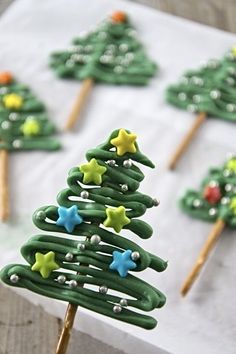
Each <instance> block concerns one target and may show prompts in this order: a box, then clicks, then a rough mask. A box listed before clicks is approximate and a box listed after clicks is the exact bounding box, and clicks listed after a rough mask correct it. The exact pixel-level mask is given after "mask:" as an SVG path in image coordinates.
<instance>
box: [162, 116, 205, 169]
mask: <svg viewBox="0 0 236 354" xmlns="http://www.w3.org/2000/svg"><path fill="white" fill-rule="evenodd" d="M206 116H207V115H206V113H204V112H202V113H199V114H198V116H197V118H196V119H195V121H194V123H193V125H192V127H191V128H190V130H189V131H188V132H187V134H186V135H185V137H184V139H183V141H182V142H181V143H180V145H179V146H178V147H177V149H176V151H175V152H174V154H173V156H172V157H171V159H170V162H169V164H168V168H169V169H170V170H174V169H175V167H176V164H177V162H178V161H179V159H180V157H181V156H182V155H183V153H184V152H185V151H186V149H187V147H188V146H189V144H190V142H191V140H192V139H193V137H194V135H195V134H196V132H197V131H198V129H199V127H200V126H201V125H202V123H203V122H204V121H205V120H206Z"/></svg>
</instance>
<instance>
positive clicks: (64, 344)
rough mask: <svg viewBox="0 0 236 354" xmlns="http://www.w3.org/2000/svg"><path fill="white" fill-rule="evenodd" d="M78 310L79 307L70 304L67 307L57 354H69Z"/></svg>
mask: <svg viewBox="0 0 236 354" xmlns="http://www.w3.org/2000/svg"><path fill="white" fill-rule="evenodd" d="M77 308H78V306H76V305H73V304H69V305H68V307H67V310H66V315H65V318H64V325H63V328H62V331H61V334H60V338H59V340H58V343H57V349H56V354H66V352H67V348H68V344H69V340H70V335H71V331H72V328H73V324H74V320H75V315H76V312H77Z"/></svg>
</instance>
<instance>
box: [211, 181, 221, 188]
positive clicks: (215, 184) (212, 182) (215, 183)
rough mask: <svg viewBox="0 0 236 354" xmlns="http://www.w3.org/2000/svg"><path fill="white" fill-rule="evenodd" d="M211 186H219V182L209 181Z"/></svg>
mask: <svg viewBox="0 0 236 354" xmlns="http://www.w3.org/2000/svg"><path fill="white" fill-rule="evenodd" d="M209 186H210V187H218V186H219V183H218V182H217V181H210V182H209Z"/></svg>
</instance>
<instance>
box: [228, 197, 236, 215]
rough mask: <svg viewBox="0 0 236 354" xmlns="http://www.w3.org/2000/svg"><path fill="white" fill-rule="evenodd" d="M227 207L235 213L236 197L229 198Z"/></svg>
mask: <svg viewBox="0 0 236 354" xmlns="http://www.w3.org/2000/svg"><path fill="white" fill-rule="evenodd" d="M229 207H230V209H231V210H232V212H233V214H234V215H236V197H234V198H232V199H231V201H230V205H229Z"/></svg>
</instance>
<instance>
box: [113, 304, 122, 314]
mask: <svg viewBox="0 0 236 354" xmlns="http://www.w3.org/2000/svg"><path fill="white" fill-rule="evenodd" d="M121 311H122V307H121V306H120V305H115V306H114V307H113V312H114V313H120V312H121Z"/></svg>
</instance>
